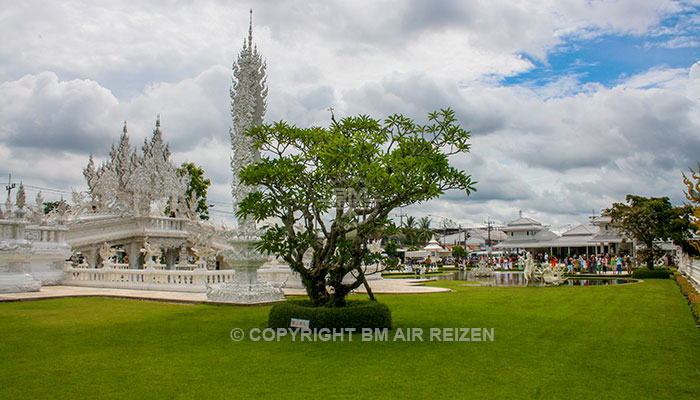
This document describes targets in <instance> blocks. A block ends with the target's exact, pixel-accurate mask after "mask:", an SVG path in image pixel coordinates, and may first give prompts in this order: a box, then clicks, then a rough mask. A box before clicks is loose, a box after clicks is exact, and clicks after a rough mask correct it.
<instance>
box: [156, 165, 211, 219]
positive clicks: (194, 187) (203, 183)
mask: <svg viewBox="0 0 700 400" xmlns="http://www.w3.org/2000/svg"><path fill="white" fill-rule="evenodd" d="M177 172H178V173H179V174H180V176H184V175H185V173H188V174H189V175H190V183H189V185H187V191H186V192H185V196H186V199H187V201H188V202H189V201H190V199H191V198H192V193H193V192H194V201H196V202H197V208H196V209H195V211H196V212H197V213H199V218H200V219H203V220H208V219H209V206H208V205H207V190H208V189H209V186H211V180H209V179H208V178H207V179H205V178H204V169H203V168H202V167H198V166H197V165H195V164H194V163H182V166H181V167H180V168H178V169H177ZM165 212H166V214H167V213H169V212H170V206H168V207H167V208H166V210H165Z"/></svg>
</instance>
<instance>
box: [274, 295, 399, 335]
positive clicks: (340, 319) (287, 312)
mask: <svg viewBox="0 0 700 400" xmlns="http://www.w3.org/2000/svg"><path fill="white" fill-rule="evenodd" d="M292 318H298V319H306V320H309V328H310V329H314V328H329V329H333V328H337V329H341V328H355V329H356V330H361V329H362V328H380V329H381V328H388V329H391V311H390V310H389V307H387V306H386V305H385V304H382V303H379V302H376V301H369V300H362V301H360V300H348V302H347V306H346V307H313V306H312V305H311V302H310V301H308V300H294V301H286V302H284V303H277V304H275V305H274V306H272V309H271V310H270V316H269V318H268V327H270V328H289V327H290V326H289V325H290V322H291V319H292Z"/></svg>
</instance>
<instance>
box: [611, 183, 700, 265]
mask: <svg viewBox="0 0 700 400" xmlns="http://www.w3.org/2000/svg"><path fill="white" fill-rule="evenodd" d="M626 202H627V204H625V203H614V204H613V205H612V207H611V208H609V209H607V210H605V211H604V213H605V214H606V215H609V216H610V217H611V219H612V221H611V223H612V224H613V225H614V226H616V227H617V228H618V229H620V230H621V231H622V232H623V233H625V234H626V235H627V236H628V237H629V238H631V239H634V241H636V242H637V243H640V244H643V245H644V248H643V249H640V250H639V252H638V254H639V257H640V259H641V260H642V261H643V262H644V263H646V264H647V268H649V269H654V261H655V260H656V259H657V258H659V257H660V256H661V255H663V251H662V250H661V249H660V248H659V247H658V246H657V245H656V244H654V242H655V241H656V240H668V239H670V240H672V241H673V242H674V243H675V244H676V245H679V246H681V245H683V244H684V242H686V241H687V238H688V236H689V235H690V227H691V224H690V212H691V211H692V209H691V208H690V207H688V206H683V207H674V206H673V205H672V204H671V202H670V201H669V198H668V197H649V198H647V197H642V196H634V195H631V194H630V195H627V197H626ZM686 243H687V242H686Z"/></svg>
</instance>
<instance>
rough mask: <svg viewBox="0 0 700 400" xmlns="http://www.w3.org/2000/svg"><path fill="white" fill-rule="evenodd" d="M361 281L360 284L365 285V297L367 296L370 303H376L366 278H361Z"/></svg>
mask: <svg viewBox="0 0 700 400" xmlns="http://www.w3.org/2000/svg"><path fill="white" fill-rule="evenodd" d="M362 281H363V282H362V284H363V285H365V290H366V291H367V295H368V296H369V299H370V300H371V301H377V300H376V299H375V298H374V293H372V288H371V287H369V283H367V277H366V276H364V275H363V276H362Z"/></svg>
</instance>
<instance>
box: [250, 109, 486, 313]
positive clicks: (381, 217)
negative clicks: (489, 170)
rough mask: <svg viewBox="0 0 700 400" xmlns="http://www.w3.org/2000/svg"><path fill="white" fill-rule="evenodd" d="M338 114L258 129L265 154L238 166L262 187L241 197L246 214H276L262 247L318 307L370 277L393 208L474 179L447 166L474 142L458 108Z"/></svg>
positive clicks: (465, 186)
mask: <svg viewBox="0 0 700 400" xmlns="http://www.w3.org/2000/svg"><path fill="white" fill-rule="evenodd" d="M331 121H332V123H331V124H330V126H328V127H327V128H322V127H311V128H298V127H295V126H292V125H289V124H287V123H286V122H278V123H275V124H272V125H270V124H266V125H260V126H257V127H255V128H253V129H251V130H250V131H249V132H247V135H249V136H250V137H251V138H253V140H254V142H255V146H256V147H257V148H258V149H259V150H261V151H262V154H263V156H262V158H261V160H260V162H258V163H255V164H252V165H250V166H247V167H246V168H244V169H243V170H242V171H241V173H240V178H241V180H242V182H243V183H244V184H246V185H250V186H258V187H260V188H262V189H261V190H260V191H257V192H254V193H251V194H250V195H248V197H246V198H245V199H244V200H243V201H242V202H241V204H240V205H239V211H238V216H239V218H247V217H252V218H254V219H255V220H256V221H258V222H260V221H263V220H266V219H269V218H272V219H273V220H275V221H276V222H275V223H272V224H271V225H268V226H267V227H266V230H265V233H264V234H263V235H262V238H261V241H260V243H259V244H258V248H259V249H260V250H263V251H267V252H270V253H274V254H276V255H278V256H279V257H281V258H282V259H283V260H284V261H286V262H287V263H288V264H289V266H290V268H291V269H292V270H293V271H296V272H298V273H299V275H300V276H301V279H302V282H303V283H304V285H305V287H306V290H307V293H308V295H309V297H310V299H311V301H312V303H313V304H314V305H316V306H324V305H329V306H344V305H345V297H346V295H347V294H348V293H350V291H352V290H353V289H356V288H358V287H359V286H361V285H362V284H363V283H365V284H366V279H365V276H364V274H365V269H364V268H365V266H366V265H368V264H371V263H374V262H376V253H373V252H372V251H371V250H370V248H369V241H370V239H371V238H373V237H375V236H376V234H377V232H379V231H381V230H382V229H383V228H384V227H385V225H387V224H388V223H389V218H388V216H389V214H390V212H391V211H392V210H394V209H395V208H397V207H404V206H408V205H411V204H415V203H419V202H423V201H427V200H430V199H433V198H436V197H438V196H440V195H441V194H442V193H443V192H444V191H446V190H449V189H459V190H463V191H464V192H465V193H466V194H467V195H468V194H470V193H471V192H472V191H474V190H475V188H474V185H475V183H476V182H474V181H473V180H472V178H471V176H470V175H468V174H466V173H465V172H464V171H461V170H459V169H457V168H455V167H453V166H451V165H450V161H449V159H450V156H451V155H455V154H459V153H467V152H468V151H469V148H470V145H469V144H468V140H469V132H467V131H466V130H464V129H462V128H461V127H460V126H459V124H458V123H457V120H456V118H455V114H454V111H452V110H451V109H445V110H440V111H438V112H434V113H430V114H429V115H428V123H427V124H425V125H421V124H418V123H416V122H414V121H413V120H411V119H409V118H407V117H404V116H402V115H393V116H390V117H388V118H387V119H385V120H383V121H381V120H376V119H373V118H370V117H369V116H365V115H361V116H358V117H348V118H344V119H342V120H340V121H336V119H335V118H334V117H331ZM305 255H307V257H306V260H308V262H307V263H305ZM346 276H351V279H350V280H349V281H347V278H346V281H344V280H343V278H344V277H346ZM329 288H330V289H329Z"/></svg>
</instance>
